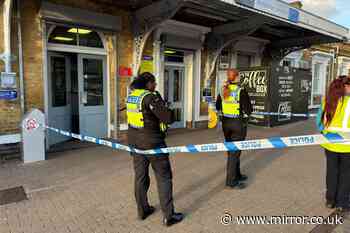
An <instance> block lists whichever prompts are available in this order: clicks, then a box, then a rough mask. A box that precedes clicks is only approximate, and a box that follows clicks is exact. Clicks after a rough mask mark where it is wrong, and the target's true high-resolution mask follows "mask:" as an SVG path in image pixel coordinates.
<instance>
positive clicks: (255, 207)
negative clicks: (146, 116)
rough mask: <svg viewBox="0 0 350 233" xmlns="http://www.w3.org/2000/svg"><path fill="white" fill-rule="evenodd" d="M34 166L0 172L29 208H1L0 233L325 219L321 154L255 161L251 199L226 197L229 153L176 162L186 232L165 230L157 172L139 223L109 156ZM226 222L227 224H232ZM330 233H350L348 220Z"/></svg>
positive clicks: (269, 154) (295, 229) (273, 228)
mask: <svg viewBox="0 0 350 233" xmlns="http://www.w3.org/2000/svg"><path fill="white" fill-rule="evenodd" d="M312 133H316V130H315V128H314V123H313V121H312V120H310V121H304V122H298V123H293V124H289V125H287V126H281V127H276V128H260V127H254V126H253V127H250V129H249V133H248V138H250V139H253V138H254V139H255V138H266V137H272V136H292V135H293V136H296V135H303V134H312ZM222 141H223V135H222V132H221V130H219V129H213V130H207V129H205V130H188V131H185V132H181V133H176V134H171V135H170V136H169V139H168V145H184V144H197V143H210V142H222ZM49 157H50V159H49V160H46V161H43V162H39V163H33V164H26V165H24V164H22V163H21V162H19V161H12V162H7V163H5V164H2V165H0V190H2V189H6V188H11V187H15V186H23V187H24V188H25V190H26V193H27V195H28V200H26V201H22V202H19V203H12V204H8V205H3V206H0V233H69V232H74V233H119V232H120V233H124V232H130V233H139V232H152V233H155V232H159V233H160V232H186V233H188V232H201V233H212V232H220V233H221V232H222V233H224V232H230V233H236V232H239V233H255V232H259V233H264V232H266V233H275V232H276V233H281V232H283V233H286V232H292V233H299V232H300V233H305V232H310V231H312V230H313V229H314V228H315V227H316V226H315V225H308V224H302V225H298V224H280V225H269V224H266V225H259V224H246V225H243V224H237V223H236V222H234V221H232V222H229V223H228V224H226V225H224V224H222V223H221V219H222V217H223V216H226V215H228V216H232V217H233V219H235V217H237V216H283V215H284V216H324V217H327V216H329V215H330V214H331V212H332V211H331V210H328V209H326V208H325V207H324V193H325V159H324V152H323V150H322V149H321V148H320V147H319V146H309V147H296V148H287V149H279V150H277V149H271V150H270V149H268V150H259V151H248V152H243V154H242V162H241V166H242V171H243V173H244V174H247V175H248V176H249V180H248V182H247V184H248V187H247V188H246V189H244V190H240V191H237V190H231V189H227V188H225V185H224V182H225V176H226V156H225V153H223V152H220V153H201V154H176V155H173V156H171V163H172V168H173V174H174V200H175V207H176V210H177V211H179V212H183V213H185V215H186V217H185V219H184V221H183V222H181V223H179V224H177V225H174V226H172V227H170V228H166V227H164V226H162V224H161V219H162V214H161V211H160V207H159V200H158V194H157V189H156V184H155V178H154V174H153V172H151V188H150V191H149V201H150V203H151V204H152V205H154V206H155V207H156V209H157V211H156V212H155V214H153V215H152V216H150V217H149V218H148V219H147V220H145V221H139V220H137V213H136V206H135V201H134V195H133V169H132V161H131V157H130V156H129V155H128V154H127V153H125V152H121V151H113V150H112V149H110V148H107V147H100V146H96V147H89V148H83V149H79V150H71V151H66V152H58V153H53V154H50V156H49ZM225 214H226V215H225ZM333 232H336V233H342V232H344V233H346V232H350V218H349V219H346V220H345V224H343V225H341V226H338V227H337V228H335V230H334V231H333Z"/></svg>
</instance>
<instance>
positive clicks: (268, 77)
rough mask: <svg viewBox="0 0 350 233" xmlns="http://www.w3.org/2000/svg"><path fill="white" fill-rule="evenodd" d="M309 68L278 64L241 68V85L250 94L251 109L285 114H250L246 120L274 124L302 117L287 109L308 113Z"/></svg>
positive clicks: (281, 123) (265, 124) (258, 123)
mask: <svg viewBox="0 0 350 233" xmlns="http://www.w3.org/2000/svg"><path fill="white" fill-rule="evenodd" d="M311 80H312V76H311V72H310V70H303V69H297V68H292V67H288V66H280V65H279V64H275V65H272V66H271V67H254V68H251V69H247V70H242V71H240V82H241V86H242V87H243V88H245V89H246V90H247V92H248V94H249V96H250V99H251V102H252V105H253V111H254V112H273V113H281V114H284V115H275V116H262V115H254V114H253V115H252V116H251V118H250V120H249V122H250V123H252V124H255V125H260V126H277V125H283V124H287V123H290V122H294V121H298V120H304V119H306V117H305V118H303V117H291V116H288V115H286V114H288V113H304V114H305V113H308V105H309V104H308V103H309V99H310V95H311Z"/></svg>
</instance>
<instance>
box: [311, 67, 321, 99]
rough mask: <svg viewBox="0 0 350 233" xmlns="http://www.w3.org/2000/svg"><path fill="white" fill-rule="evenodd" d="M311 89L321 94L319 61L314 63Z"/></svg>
mask: <svg viewBox="0 0 350 233" xmlns="http://www.w3.org/2000/svg"><path fill="white" fill-rule="evenodd" d="M312 91H313V92H314V93H315V94H321V63H315V64H314V82H313V87H312Z"/></svg>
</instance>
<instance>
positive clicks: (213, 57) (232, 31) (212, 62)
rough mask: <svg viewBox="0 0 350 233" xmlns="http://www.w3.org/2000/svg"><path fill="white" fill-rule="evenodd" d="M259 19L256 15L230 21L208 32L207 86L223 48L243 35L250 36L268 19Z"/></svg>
mask: <svg viewBox="0 0 350 233" xmlns="http://www.w3.org/2000/svg"><path fill="white" fill-rule="evenodd" d="M259 19H261V18H260V17H256V18H251V19H248V20H242V21H240V22H235V23H232V24H231V23H229V24H225V25H222V26H218V27H216V28H214V29H213V32H211V33H210V34H208V37H207V48H208V55H207V61H206V65H205V85H206V87H208V86H209V85H210V83H208V82H209V80H210V77H211V76H212V74H213V73H214V71H215V66H216V62H217V59H218V57H219V56H220V54H221V52H222V50H223V49H224V48H225V47H227V46H228V45H230V44H232V43H234V42H238V41H239V40H240V39H241V38H242V37H245V36H249V35H250V34H252V33H253V32H255V31H256V30H258V29H259V28H260V27H261V26H263V25H264V24H265V23H266V21H265V22H264V21H262V20H259Z"/></svg>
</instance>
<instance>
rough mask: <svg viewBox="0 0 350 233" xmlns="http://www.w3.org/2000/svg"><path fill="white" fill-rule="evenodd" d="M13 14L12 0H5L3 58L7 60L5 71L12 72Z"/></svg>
mask: <svg viewBox="0 0 350 233" xmlns="http://www.w3.org/2000/svg"><path fill="white" fill-rule="evenodd" d="M11 15H12V0H5V2H4V53H3V54H2V58H3V60H4V62H5V72H6V73H10V72H11Z"/></svg>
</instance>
